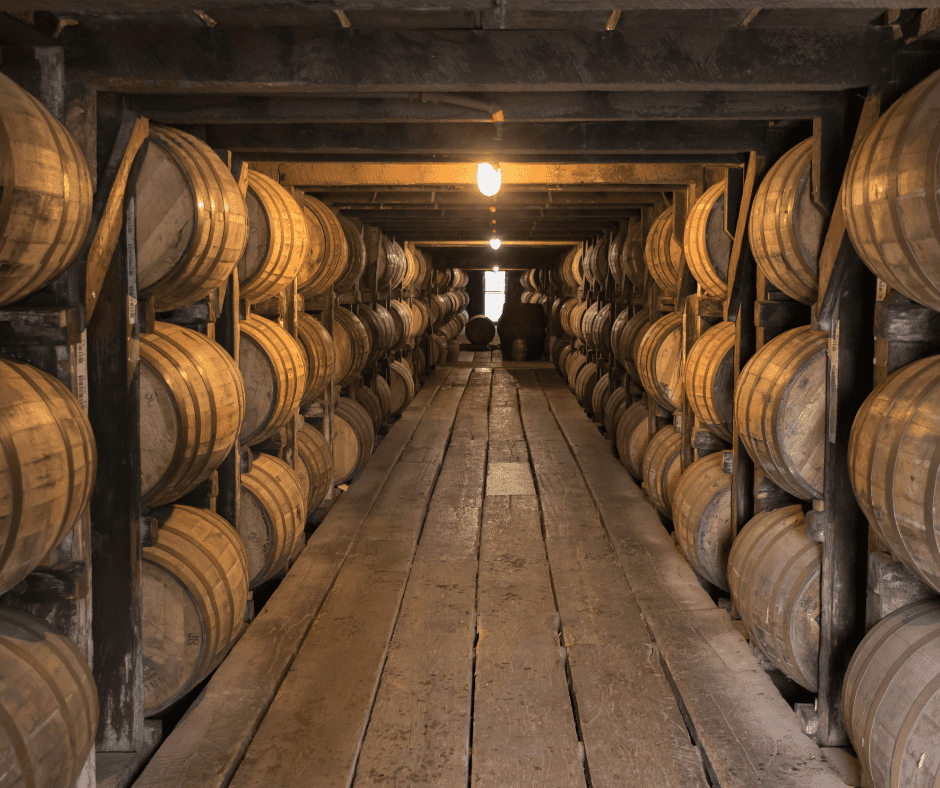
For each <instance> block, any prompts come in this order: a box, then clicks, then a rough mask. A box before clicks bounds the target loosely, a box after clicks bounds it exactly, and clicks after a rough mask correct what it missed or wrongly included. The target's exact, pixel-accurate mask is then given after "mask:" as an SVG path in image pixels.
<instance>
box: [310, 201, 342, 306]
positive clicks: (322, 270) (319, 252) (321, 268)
mask: <svg viewBox="0 0 940 788" xmlns="http://www.w3.org/2000/svg"><path fill="white" fill-rule="evenodd" d="M303 210H304V219H305V220H306V222H307V256H306V258H305V259H304V263H303V265H302V266H301V268H300V273H298V275H297V289H298V292H299V293H300V294H301V295H302V296H304V298H313V297H315V296H318V295H320V294H322V293H325V292H326V291H327V290H329V289H330V288H331V287H332V286H333V285H334V284H335V283H336V281H337V280H338V279H339V278H340V277H341V276H342V275H343V272H344V271H345V270H346V266H347V265H348V262H349V243H348V242H347V240H346V233H345V232H343V227H342V225H341V224H340V223H339V219H337V218H336V214H335V213H333V211H331V210H330V209H329V208H328V207H327V206H326V205H324V204H323V203H322V202H320V201H319V200H318V199H316V198H315V197H311V196H310V195H307V196H306V197H304V205H303Z"/></svg>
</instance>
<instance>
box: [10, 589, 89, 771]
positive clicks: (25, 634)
mask: <svg viewBox="0 0 940 788" xmlns="http://www.w3.org/2000/svg"><path fill="white" fill-rule="evenodd" d="M0 665H2V676H3V694H2V700H0V716H2V718H3V721H4V724H3V726H2V728H0V782H2V784H3V785H5V786H23V788H72V786H73V785H74V784H75V781H76V780H77V779H78V775H79V772H81V770H82V767H83V766H84V765H85V760H86V759H87V757H88V754H89V753H90V752H91V747H92V745H93V744H94V743H95V734H96V733H97V730H98V691H97V689H96V688H95V681H94V678H93V676H92V674H91V668H89V666H88V663H87V662H86V661H85V658H84V656H82V653H81V652H80V651H79V650H78V647H77V646H76V645H75V644H74V643H72V641H71V640H69V639H68V638H66V637H63V636H62V635H60V634H58V633H56V632H54V631H53V630H52V629H51V628H50V627H49V626H48V625H47V624H46V623H45V622H43V621H42V620H40V619H39V618H37V617H36V616H33V615H30V614H28V613H22V612H20V611H17V610H11V609H8V608H0Z"/></svg>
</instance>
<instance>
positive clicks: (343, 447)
mask: <svg viewBox="0 0 940 788" xmlns="http://www.w3.org/2000/svg"><path fill="white" fill-rule="evenodd" d="M395 363H400V362H395ZM409 375H410V372H409ZM374 446H375V431H374V430H373V429H372V420H371V419H370V418H369V414H368V413H366V411H365V409H364V408H363V407H362V405H360V404H359V403H358V402H354V401H353V400H351V399H349V398H348V397H340V399H339V402H338V403H337V404H336V410H335V411H334V413H333V483H334V484H345V483H347V482H350V481H353V480H355V479H356V478H358V477H359V474H360V473H362V469H363V468H365V466H366V463H367V462H368V461H369V457H371V456H372V449H373V447H374Z"/></svg>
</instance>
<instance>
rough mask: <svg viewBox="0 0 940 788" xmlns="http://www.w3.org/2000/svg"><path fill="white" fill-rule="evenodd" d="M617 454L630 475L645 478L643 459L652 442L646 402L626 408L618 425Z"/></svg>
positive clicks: (637, 478)
mask: <svg viewBox="0 0 940 788" xmlns="http://www.w3.org/2000/svg"><path fill="white" fill-rule="evenodd" d="M616 436H617V454H618V455H619V456H620V462H621V463H623V467H624V468H626V469H627V471H628V472H629V474H630V475H631V476H632V477H633V478H634V479H636V480H637V481H639V480H640V479H642V478H643V457H644V456H645V455H646V447H647V446H648V445H649V442H650V430H649V405H647V403H646V401H645V400H640V401H639V402H634V403H633V404H632V405H630V407H628V408H626V409H625V410H624V412H623V416H621V418H620V423H619V424H618V425H617V432H616Z"/></svg>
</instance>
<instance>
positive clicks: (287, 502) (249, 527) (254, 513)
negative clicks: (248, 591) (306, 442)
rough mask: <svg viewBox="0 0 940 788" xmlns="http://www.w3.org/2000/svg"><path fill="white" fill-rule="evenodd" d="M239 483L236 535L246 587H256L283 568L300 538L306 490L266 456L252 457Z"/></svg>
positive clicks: (288, 469)
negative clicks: (242, 548)
mask: <svg viewBox="0 0 940 788" xmlns="http://www.w3.org/2000/svg"><path fill="white" fill-rule="evenodd" d="M308 437H309V436H308ZM299 442H300V438H298V443H299ZM299 453H300V451H298V454H299ZM241 482H242V485H241V487H242V489H241V499H240V501H239V507H240V508H239V513H238V535H239V536H240V537H241V540H242V544H244V545H245V552H246V554H247V556H248V587H249V588H256V587H257V586H259V585H261V583H263V582H265V581H266V580H270V579H271V578H272V577H274V576H275V575H276V574H277V573H278V572H280V571H281V570H282V569H284V568H285V567H286V566H287V561H288V559H289V558H290V557H291V555H292V554H293V552H294V547H295V546H296V544H297V540H298V539H302V538H303V532H304V522H305V521H306V519H307V502H308V495H309V488H308V487H307V486H304V485H302V483H301V479H300V477H299V476H298V475H297V474H296V473H295V472H294V469H293V468H291V467H290V466H289V465H288V464H287V463H286V462H284V461H283V460H280V459H278V458H277V457H272V456H271V455H270V454H258V455H256V456H255V458H254V462H252V465H251V470H250V471H249V472H248V473H243V474H242V479H241Z"/></svg>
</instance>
